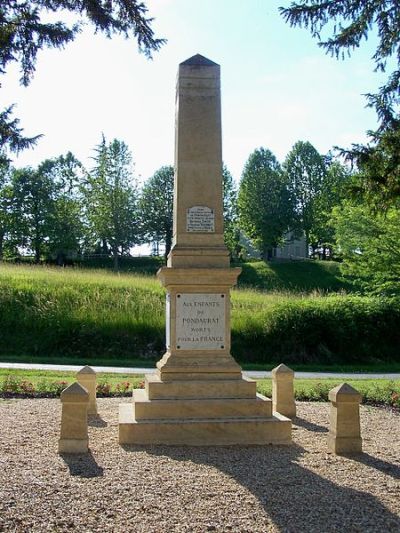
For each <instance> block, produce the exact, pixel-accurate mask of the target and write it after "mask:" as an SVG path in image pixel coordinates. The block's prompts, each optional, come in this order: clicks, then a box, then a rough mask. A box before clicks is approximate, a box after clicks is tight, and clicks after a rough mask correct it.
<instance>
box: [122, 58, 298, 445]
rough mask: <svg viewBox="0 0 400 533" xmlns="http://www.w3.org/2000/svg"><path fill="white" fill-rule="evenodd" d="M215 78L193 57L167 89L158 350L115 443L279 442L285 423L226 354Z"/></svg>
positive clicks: (232, 278)
mask: <svg viewBox="0 0 400 533" xmlns="http://www.w3.org/2000/svg"><path fill="white" fill-rule="evenodd" d="M220 109H221V103H220V73H219V66H218V65H217V64H216V63H213V62H212V61H210V60H208V59H206V58H204V57H202V56H199V55H197V56H194V57H192V58H190V59H188V60H187V61H185V62H184V63H182V64H181V65H180V66H179V74H178V83H177V115H176V151H175V185H174V229H173V246H172V250H171V253H170V255H169V257H168V263H167V267H165V268H161V269H160V270H159V272H158V274H157V276H158V279H159V280H160V282H161V283H162V284H163V286H164V287H165V288H166V290H167V302H166V345H167V350H166V353H165V355H164V356H163V358H162V359H161V360H160V361H159V362H158V363H157V373H156V375H154V376H146V377H145V390H135V391H134V392H133V404H132V405H128V404H124V405H121V406H120V419H119V442H120V443H121V444H122V443H135V444H191V445H204V444H267V443H280V444H287V443H289V442H290V440H291V421H290V420H289V419H288V418H285V417H284V416H282V415H281V414H276V415H273V414H272V401H271V400H270V399H268V398H265V397H263V396H261V395H259V394H257V393H256V382H255V381H253V380H250V379H244V378H243V377H242V372H241V368H240V366H239V365H238V364H237V363H236V361H235V360H234V359H233V357H232V356H231V353H230V307H231V304H230V289H231V287H232V286H233V285H235V284H236V280H237V277H238V275H239V274H240V269H239V268H236V269H234V268H233V269H231V268H229V254H228V250H227V249H226V247H225V245H224V236H223V206H222V155H221V114H220Z"/></svg>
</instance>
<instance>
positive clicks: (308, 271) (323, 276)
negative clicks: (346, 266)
mask: <svg viewBox="0 0 400 533" xmlns="http://www.w3.org/2000/svg"><path fill="white" fill-rule="evenodd" d="M237 266H240V267H242V274H241V275H240V277H239V287H245V288H253V289H262V290H268V291H290V292H303V293H310V292H313V291H317V292H321V293H323V292H339V291H346V292H353V291H354V290H355V289H356V288H357V287H354V285H352V284H351V283H349V281H346V280H345V279H344V278H343V277H342V276H341V273H340V267H339V264H338V263H334V262H333V261H286V262H277V263H268V264H267V263H264V262H263V261H256V262H251V263H238V264H237Z"/></svg>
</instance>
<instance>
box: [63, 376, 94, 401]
mask: <svg viewBox="0 0 400 533" xmlns="http://www.w3.org/2000/svg"><path fill="white" fill-rule="evenodd" d="M60 400H61V402H67V403H68V402H70V403H85V402H88V401H89V393H88V391H87V390H86V389H85V387H83V386H82V385H81V384H80V383H78V382H77V381H75V382H74V383H72V384H71V385H69V386H68V387H67V388H66V389H64V390H63V391H62V393H61V394H60Z"/></svg>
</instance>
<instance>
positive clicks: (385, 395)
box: [0, 369, 400, 407]
mask: <svg viewBox="0 0 400 533" xmlns="http://www.w3.org/2000/svg"><path fill="white" fill-rule="evenodd" d="M143 377H144V376H143V375H142V374H138V375H136V374H135V375H132V374H111V373H98V374H97V383H98V384H99V393H100V394H101V393H104V392H105V393H106V395H109V393H111V394H112V395H115V394H122V392H123V393H124V394H128V393H130V391H131V390H132V389H133V388H137V387H140V386H141V382H142V381H143ZM75 380H76V373H75V372H65V371H48V370H6V369H0V395H3V396H4V395H5V393H9V394H8V396H10V395H11V396H12V393H20V394H21V393H22V394H23V393H27V394H28V395H29V394H30V395H33V394H34V392H35V391H36V392H40V393H42V394H45V393H46V392H48V393H49V394H50V395H52V396H58V395H59V393H60V392H61V390H63V389H64V388H65V387H66V386H67V385H68V384H70V383H72V382H73V381H75ZM343 381H344V380H341V379H337V378H336V379H333V378H329V379H295V381H294V385H295V397H296V399H297V400H305V401H327V399H328V392H329V391H330V390H331V389H332V388H333V387H336V385H339V384H340V383H342V382H343ZM345 381H346V383H348V384H350V385H351V386H352V387H354V388H355V389H357V390H358V391H359V392H360V393H361V394H362V395H363V401H364V402H366V403H374V404H383V405H393V406H397V407H400V380H396V381H390V380H387V379H353V380H352V379H350V380H347V379H346V380H345ZM54 384H56V385H54ZM257 391H258V392H259V393H261V394H263V395H265V396H268V397H271V395H272V381H271V379H259V380H257Z"/></svg>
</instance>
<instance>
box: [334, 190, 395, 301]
mask: <svg viewBox="0 0 400 533" xmlns="http://www.w3.org/2000/svg"><path fill="white" fill-rule="evenodd" d="M332 223H333V227H334V229H335V233H336V241H337V247H338V252H339V253H340V254H341V256H342V257H343V265H342V268H343V271H344V273H346V274H349V275H351V276H352V277H353V278H355V279H356V280H357V281H358V282H359V283H360V284H363V285H364V286H365V287H366V288H367V289H369V290H371V291H373V292H381V293H386V294H400V210H399V209H398V208H395V207H391V208H390V209H388V210H387V211H386V212H381V211H376V210H373V209H372V208H370V207H368V206H367V205H365V204H364V203H358V204H357V203H355V202H354V201H351V200H347V201H345V202H343V204H342V205H341V206H340V207H336V208H334V210H333V217H332Z"/></svg>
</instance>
